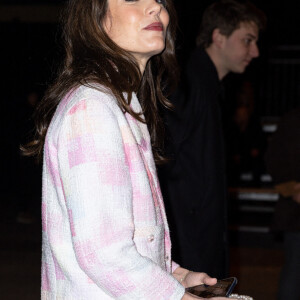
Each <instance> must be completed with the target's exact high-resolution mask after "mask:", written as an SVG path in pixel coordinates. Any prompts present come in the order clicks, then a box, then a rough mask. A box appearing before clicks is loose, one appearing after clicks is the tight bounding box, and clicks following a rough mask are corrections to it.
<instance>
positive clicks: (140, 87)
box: [25, 0, 178, 163]
mask: <svg viewBox="0 0 300 300" xmlns="http://www.w3.org/2000/svg"><path fill="white" fill-rule="evenodd" d="M166 9H167V11H168V13H169V16H170V22H169V26H168V28H167V33H166V46H165V50H164V51H163V52H162V53H161V54H159V55H155V56H153V57H152V58H151V59H150V60H149V61H148V63H147V65H146V68H145V71H144V74H143V75H142V74H141V72H140V70H139V67H138V64H137V62H136V60H135V59H134V57H133V56H132V55H131V54H130V53H128V52H126V51H125V50H123V49H122V48H120V47H119V46H118V45H116V44H115V43H114V42H113V41H112V40H111V39H110V38H109V37H108V35H107V34H106V31H105V29H104V25H103V23H104V18H105V16H106V14H107V11H108V0H70V1H68V3H67V6H66V8H65V10H64V13H63V15H62V21H63V40H64V48H65V59H64V62H63V65H62V67H61V70H60V72H59V74H58V76H57V79H56V80H55V81H54V83H53V84H52V85H51V86H50V87H49V88H48V90H47V91H46V93H45V96H44V98H43V99H42V101H41V102H40V104H39V105H38V107H37V110H36V114H35V116H36V117H35V122H36V138H35V140H34V141H33V142H32V143H30V144H29V145H27V147H26V149H25V154H26V155H38V157H41V156H42V153H43V146H44V142H45V137H46V133H47V129H48V127H49V124H50V122H51V119H52V117H53V115H54V113H55V110H56V108H57V106H58V104H59V102H60V101H61V100H62V99H63V97H64V96H65V95H66V94H67V92H68V91H70V90H71V89H73V88H75V87H77V86H79V85H90V84H91V83H99V84H100V85H102V86H103V87H105V88H107V89H108V90H110V91H111V93H112V94H113V95H114V96H115V97H116V99H117V101H118V104H119V106H120V108H121V109H122V110H123V111H124V112H127V113H129V114H130V115H132V116H133V117H134V118H136V119H137V120H139V121H141V122H144V121H143V120H142V118H141V115H139V114H137V113H135V112H134V111H133V110H132V109H131V107H130V102H131V97H132V93H133V92H136V93H137V96H138V99H139V101H140V103H141V106H142V109H143V114H144V116H145V121H146V123H147V126H148V129H149V132H150V136H151V142H152V148H153V154H154V158H155V161H156V163H161V162H163V161H164V157H163V155H162V141H163V133H164V131H163V124H162V119H161V117H160V116H159V107H161V106H164V107H170V106H171V105H170V103H169V102H168V100H167V98H166V97H165V95H168V92H170V87H171V86H172V85H171V83H172V84H173V85H174V84H176V83H177V74H178V72H177V70H178V68H177V62H176V59H175V33H176V27H177V19H176V14H175V10H174V7H173V4H172V0H166ZM124 92H126V93H127V94H128V99H126V98H125V97H124V94H123V93H124Z"/></svg>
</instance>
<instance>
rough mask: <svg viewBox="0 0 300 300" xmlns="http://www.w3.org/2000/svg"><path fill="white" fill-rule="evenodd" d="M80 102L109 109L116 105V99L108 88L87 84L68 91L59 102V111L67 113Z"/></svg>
mask: <svg viewBox="0 0 300 300" xmlns="http://www.w3.org/2000/svg"><path fill="white" fill-rule="evenodd" d="M81 102H86V103H87V104H88V105H90V106H93V105H97V106H109V107H111V108H112V107H114V106H116V105H117V100H116V98H115V97H114V96H113V95H112V93H111V92H110V90H109V89H108V88H106V87H104V86H101V85H99V84H89V85H80V86H78V87H76V88H74V89H72V90H71V91H69V92H68V93H67V94H66V95H65V97H64V98H63V100H62V101H61V104H60V106H61V110H63V111H64V112H68V111H70V110H71V109H72V108H73V107H74V106H77V105H79V103H81Z"/></svg>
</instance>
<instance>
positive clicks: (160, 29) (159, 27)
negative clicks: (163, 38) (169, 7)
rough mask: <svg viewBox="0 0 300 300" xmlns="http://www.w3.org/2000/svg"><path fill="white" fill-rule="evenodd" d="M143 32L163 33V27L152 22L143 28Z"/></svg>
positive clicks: (158, 23)
mask: <svg viewBox="0 0 300 300" xmlns="http://www.w3.org/2000/svg"><path fill="white" fill-rule="evenodd" d="M144 29H145V30H154V31H163V30H164V28H163V25H162V23H160V22H154V23H152V24H150V25H148V26H146V27H145V28H144Z"/></svg>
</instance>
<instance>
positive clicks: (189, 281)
mask: <svg viewBox="0 0 300 300" xmlns="http://www.w3.org/2000/svg"><path fill="white" fill-rule="evenodd" d="M173 276H174V277H175V278H176V279H177V280H178V281H179V282H180V283H181V284H182V285H183V286H184V287H185V288H187V287H190V286H195V285H199V284H203V283H205V284H207V285H214V284H216V283H217V279H216V278H211V277H210V276H208V275H207V274H206V273H200V272H192V271H189V270H187V269H184V268H181V267H179V268H177V269H176V270H175V271H174V272H173Z"/></svg>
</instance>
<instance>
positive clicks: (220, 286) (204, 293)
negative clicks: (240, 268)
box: [185, 277, 237, 298]
mask: <svg viewBox="0 0 300 300" xmlns="http://www.w3.org/2000/svg"><path fill="white" fill-rule="evenodd" d="M236 283H237V279H236V278H235V277H230V278H226V279H221V280H218V282H217V283H216V284H215V285H206V284H201V285H196V286H193V287H189V288H186V289H185V290H186V292H188V293H190V294H193V295H195V296H199V297H202V298H212V297H228V296H230V294H231V293H232V290H233V288H234V286H235V285H236Z"/></svg>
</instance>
